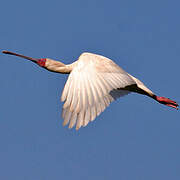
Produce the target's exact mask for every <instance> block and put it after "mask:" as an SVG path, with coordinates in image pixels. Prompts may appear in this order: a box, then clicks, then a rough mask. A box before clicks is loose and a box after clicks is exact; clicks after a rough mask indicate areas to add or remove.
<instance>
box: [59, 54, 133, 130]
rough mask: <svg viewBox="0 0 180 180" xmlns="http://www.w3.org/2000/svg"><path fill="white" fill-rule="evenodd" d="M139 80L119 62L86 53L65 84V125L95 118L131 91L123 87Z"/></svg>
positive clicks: (63, 96)
mask: <svg viewBox="0 0 180 180" xmlns="http://www.w3.org/2000/svg"><path fill="white" fill-rule="evenodd" d="M132 84H136V83H135V81H134V80H133V79H132V78H131V77H130V76H129V75H128V74H127V73H126V72H125V71H124V70H123V69H121V68H120V67H119V66H118V65H116V64H115V63H114V62H113V61H111V60H110V59H108V58H105V57H103V56H100V55H95V54H91V53H83V54H82V55H81V56H80V57H79V60H78V61H77V62H76V64H75V65H74V68H73V70H72V72H71V73H70V75H69V77H68V80H67V82H66V84H65V87H64V90H63V93H62V97H61V100H62V101H64V106H63V110H62V117H63V119H64V122H63V125H67V124H68V123H69V128H72V127H73V126H74V125H75V124H76V129H79V128H80V127H81V126H86V125H87V124H88V123H89V122H90V121H93V120H94V119H95V118H96V116H98V115H99V114H100V113H101V112H103V111H104V109H105V108H106V107H107V106H109V104H110V103H111V102H112V101H114V100H115V99H116V98H118V97H120V96H123V95H126V94H128V93H130V92H129V91H126V90H120V88H124V87H126V86H129V85H132Z"/></svg>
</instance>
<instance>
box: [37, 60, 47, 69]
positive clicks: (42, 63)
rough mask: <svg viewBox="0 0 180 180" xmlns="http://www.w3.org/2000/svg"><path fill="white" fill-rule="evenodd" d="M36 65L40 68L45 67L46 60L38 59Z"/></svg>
mask: <svg viewBox="0 0 180 180" xmlns="http://www.w3.org/2000/svg"><path fill="white" fill-rule="evenodd" d="M37 64H38V65H39V66H41V67H45V64H46V59H45V58H42V59H38V61H37Z"/></svg>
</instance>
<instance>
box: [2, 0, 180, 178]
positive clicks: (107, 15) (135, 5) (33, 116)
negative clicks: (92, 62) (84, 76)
mask: <svg viewBox="0 0 180 180" xmlns="http://www.w3.org/2000/svg"><path fill="white" fill-rule="evenodd" d="M179 6H180V2H179V1H177V0H156V1H155V0H151V1H143V0H136V1H133V0H131V1H130V0H120V1H118V0H116V1H115V0H112V1H102V0H98V1H97V0H88V1H87V0H76V1H72V0H71V1H70V0H69V1H68V0H60V1H58V0H52V1H42V0H39V1H37V0H36V1H35V0H31V1H23V0H16V1H8V0H7V1H2V2H1V7H0V16H1V28H0V50H4V49H6V50H11V51H15V52H19V53H22V54H24V55H27V56H32V57H37V58H41V57H49V58H52V59H57V60H60V61H62V62H64V63H67V64H68V63H71V62H73V61H75V60H76V59H77V58H78V56H79V55H80V54H81V53H82V52H84V51H88V52H93V53H97V54H101V55H104V56H107V57H109V58H111V59H113V60H114V61H115V62H116V63H117V64H119V65H120V66H121V67H123V68H124V69H125V70H126V71H127V72H129V73H131V74H132V75H134V76H136V77H137V78H139V79H141V80H142V81H143V82H144V83H145V84H146V85H147V86H148V87H149V88H150V89H152V91H153V92H156V94H157V95H160V96H165V97H169V98H172V99H173V100H176V101H177V102H180V94H179V92H180V83H179V77H180V61H179V59H180V33H179V32H180V21H179V19H180V11H179ZM0 67H1V71H0V82H1V89H0V92H1V93H0V99H1V101H0V107H1V108H0V142H1V145H0V159H1V161H0V169H1V173H0V179H3V180H10V179H14V180H16V179H17V180H31V179H33V180H36V179H37V180H39V179H43V180H49V179H53V180H59V179H63V180H70V179H77V180H81V179H86V180H92V179H93V180H109V179H122V180H132V179H133V180H141V179H142V180H144V179H146V180H152V179H153V180H160V179H163V180H169V179H173V180H179V179H180V171H179V168H180V155H179V154H180V143H179V138H180V131H179V129H180V118H179V117H180V116H179V112H178V111H176V110H174V109H172V108H169V107H165V106H163V105H161V104H158V103H156V102H155V101H153V100H152V99H150V98H148V97H145V96H141V95H137V94H131V95H128V96H126V97H124V98H122V99H119V100H118V101H116V102H114V103H112V104H111V106H110V107H109V108H107V109H106V110H105V112H104V113H102V114H101V115H100V116H99V117H98V118H97V119H96V120H95V121H94V122H93V123H90V124H89V125H88V126H87V127H86V128H81V129H80V130H79V131H75V129H72V130H69V129H68V128H67V127H62V119H61V117H60V114H61V108H62V103H61V102H60V96H61V92H62V89H63V86H64V83H65V81H66V79H67V75H61V74H56V73H51V72H48V71H45V70H44V69H41V68H39V67H38V66H36V65H35V64H33V63H30V62H28V61H25V60H23V59H20V58H17V57H13V56H8V55H4V54H2V53H1V54H0Z"/></svg>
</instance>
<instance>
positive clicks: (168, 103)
mask: <svg viewBox="0 0 180 180" xmlns="http://www.w3.org/2000/svg"><path fill="white" fill-rule="evenodd" d="M154 99H155V100H156V101H158V102H159V103H161V104H164V105H166V106H170V107H172V108H175V109H178V106H179V105H178V104H177V103H176V102H175V101H172V100H170V99H169V98H165V97H159V96H155V98H154Z"/></svg>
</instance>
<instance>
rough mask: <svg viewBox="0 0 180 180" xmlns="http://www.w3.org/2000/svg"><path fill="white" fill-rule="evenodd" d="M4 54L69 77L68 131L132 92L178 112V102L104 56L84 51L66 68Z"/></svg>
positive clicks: (64, 98)
mask: <svg viewBox="0 0 180 180" xmlns="http://www.w3.org/2000/svg"><path fill="white" fill-rule="evenodd" d="M3 53H5V54H10V55H15V56H19V57H22V58H25V59H28V60H31V61H32V62H34V63H36V64H38V65H39V66H41V67H43V68H45V69H47V70H49V71H52V72H57V73H62V74H70V75H69V77H68V80H67V82H66V84H65V87H64V90H63V93H62V96H61V101H64V105H63V109H62V118H63V119H64V122H63V125H67V124H69V128H72V127H73V126H75V125H76V130H78V129H79V128H80V127H81V126H86V125H87V124H88V123H89V122H90V121H93V120H94V119H95V118H96V117H97V116H98V115H99V114H100V113H102V112H103V111H104V110H105V108H106V107H107V106H109V104H110V103H111V102H112V101H114V100H116V99H117V98H119V97H121V96H124V95H127V94H129V93H130V92H136V93H139V94H143V95H147V96H149V97H151V98H153V99H154V100H156V101H158V102H159V103H161V104H164V105H166V106H170V107H173V108H176V109H178V104H177V103H176V102H175V101H172V100H170V99H168V98H165V97H159V96H156V95H155V94H154V93H153V92H152V91H151V90H149V89H148V88H147V87H146V86H145V85H144V84H143V83H142V82H141V81H140V80H138V79H137V78H135V77H133V76H132V75H130V74H128V73H127V72H125V71H124V70H123V69H122V68H121V67H119V66H118V65H117V64H115V63H114V62H113V61H112V60H110V59H109V58H106V57H104V56H101V55H97V54H92V53H86V52H85V53H83V54H81V55H80V57H79V58H78V60H77V61H75V62H74V63H72V64H68V65H65V64H63V63H61V62H59V61H55V60H52V59H49V58H43V59H36V58H31V57H27V56H24V55H20V54H17V53H13V52H10V51H3Z"/></svg>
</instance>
